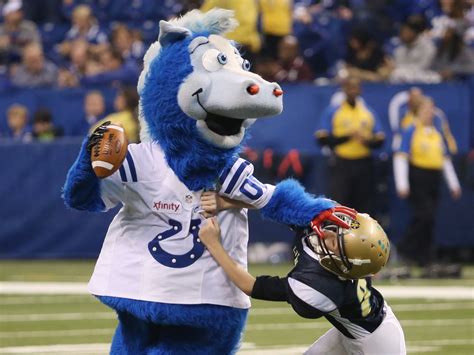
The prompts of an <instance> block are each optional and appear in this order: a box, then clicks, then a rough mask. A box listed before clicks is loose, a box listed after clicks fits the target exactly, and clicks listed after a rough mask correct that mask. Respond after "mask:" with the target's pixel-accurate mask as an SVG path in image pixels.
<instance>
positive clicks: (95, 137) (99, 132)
mask: <svg viewBox="0 0 474 355" xmlns="http://www.w3.org/2000/svg"><path fill="white" fill-rule="evenodd" d="M110 123H111V122H110V121H106V122H104V123H102V124H101V125H100V126H99V127H97V128H96V129H95V130H94V132H92V134H91V135H90V137H89V141H88V142H87V151H88V152H89V153H90V152H91V151H92V148H93V147H94V146H95V145H96V144H97V143H98V142H99V141H100V140H101V139H102V137H103V136H104V134H105V132H106V131H107V128H108V126H109V125H110Z"/></svg>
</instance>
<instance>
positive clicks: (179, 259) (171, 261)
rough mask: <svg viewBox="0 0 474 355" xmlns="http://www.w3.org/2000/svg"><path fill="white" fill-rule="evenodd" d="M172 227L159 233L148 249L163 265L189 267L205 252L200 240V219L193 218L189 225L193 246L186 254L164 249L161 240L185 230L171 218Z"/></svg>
mask: <svg viewBox="0 0 474 355" xmlns="http://www.w3.org/2000/svg"><path fill="white" fill-rule="evenodd" d="M169 224H170V226H171V228H170V229H168V230H166V231H164V232H162V233H160V234H158V235H157V236H156V237H155V238H154V239H153V240H152V241H151V242H150V243H148V250H149V251H150V254H151V256H153V258H154V259H155V260H156V261H158V262H159V263H160V264H161V265H164V266H167V267H172V268H177V269H179V268H183V267H188V266H190V265H192V264H194V263H195V262H196V260H197V259H199V258H200V257H201V256H202V254H203V253H204V245H203V244H202V243H201V241H200V240H199V225H200V224H201V220H200V219H192V220H191V225H190V227H189V234H191V235H192V237H193V247H192V249H191V250H190V251H188V252H187V253H186V254H180V255H176V254H171V253H168V252H166V251H165V250H163V248H162V247H161V246H160V242H161V241H163V240H166V239H168V238H171V237H172V236H174V235H176V234H178V233H179V232H181V231H182V230H183V225H182V224H181V223H179V222H178V221H175V220H174V219H170V220H169Z"/></svg>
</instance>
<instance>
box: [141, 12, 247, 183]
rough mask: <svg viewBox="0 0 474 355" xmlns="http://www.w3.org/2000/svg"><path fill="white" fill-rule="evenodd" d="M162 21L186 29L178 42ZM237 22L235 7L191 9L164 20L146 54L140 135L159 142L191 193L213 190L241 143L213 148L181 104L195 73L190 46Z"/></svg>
mask: <svg viewBox="0 0 474 355" xmlns="http://www.w3.org/2000/svg"><path fill="white" fill-rule="evenodd" d="M164 25H166V26H179V27H180V28H182V30H183V33H182V37H180V38H179V40H176V38H177V37H179V36H180V34H179V33H176V32H175V33H173V36H174V38H173V39H172V40H169V41H167V38H163V37H162V33H163V26H164ZM237 25H238V23H237V21H236V20H235V19H234V18H233V11H230V10H223V9H213V10H211V11H208V12H206V13H202V12H200V11H199V10H193V11H191V12H189V13H188V14H186V15H184V16H183V17H181V18H178V19H174V20H171V21H170V22H165V23H164V24H163V23H160V28H161V30H160V37H159V38H158V41H156V42H155V43H153V44H152V45H151V46H150V48H149V49H148V51H147V53H146V54H145V57H144V69H143V71H142V73H141V75H140V79H139V81H138V92H139V93H140V106H139V110H140V114H139V118H140V125H141V132H140V138H141V140H142V142H146V141H150V140H152V141H154V142H157V143H158V144H159V145H160V146H161V148H162V149H163V151H164V153H165V157H166V160H167V163H168V165H169V166H170V167H171V169H172V170H173V171H174V172H175V174H176V175H177V176H178V177H179V179H180V180H181V181H182V182H183V183H184V184H185V185H186V186H187V187H188V188H189V189H190V190H193V191H197V190H201V189H210V188H213V187H214V185H215V182H216V178H217V176H218V175H219V173H220V172H221V171H222V170H223V169H224V168H226V167H227V166H228V165H230V164H232V162H233V161H234V160H235V156H236V155H237V153H238V152H239V150H240V146H237V147H235V148H231V149H225V148H219V147H215V146H212V145H211V144H209V143H208V142H206V141H205V140H204V139H203V137H201V135H200V134H199V132H198V131H197V128H196V121H195V120H193V119H191V118H190V117H189V116H187V115H186V114H185V113H184V112H183V111H182V110H181V108H180V107H179V105H178V101H177V96H178V91H179V87H180V85H181V83H182V82H183V81H184V80H185V78H186V77H187V76H188V75H189V74H191V73H192V72H193V66H192V65H191V60H190V54H189V51H188V46H189V44H190V42H191V41H192V40H193V39H194V38H196V37H198V36H205V37H208V36H210V35H212V34H218V35H222V34H224V33H225V32H228V31H230V30H232V29H234V28H235V27H236V26H237Z"/></svg>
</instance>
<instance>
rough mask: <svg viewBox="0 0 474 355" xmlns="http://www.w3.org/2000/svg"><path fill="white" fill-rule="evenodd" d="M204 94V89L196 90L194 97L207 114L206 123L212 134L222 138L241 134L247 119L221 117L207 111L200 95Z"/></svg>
mask: <svg viewBox="0 0 474 355" xmlns="http://www.w3.org/2000/svg"><path fill="white" fill-rule="evenodd" d="M202 92H203V89H202V88H200V89H198V90H196V91H195V92H194V93H193V94H192V96H196V99H197V102H198V104H199V106H201V108H202V109H203V110H204V112H206V114H207V115H206V118H205V119H204V122H205V123H206V126H207V128H209V129H210V130H211V131H212V132H214V133H216V134H218V135H220V136H234V135H237V134H239V133H240V131H241V128H242V124H243V123H244V122H245V119H240V118H232V117H227V116H221V115H218V114H215V113H212V112H209V111H208V110H206V108H205V107H204V106H203V105H202V103H201V100H200V99H199V94H200V93H202Z"/></svg>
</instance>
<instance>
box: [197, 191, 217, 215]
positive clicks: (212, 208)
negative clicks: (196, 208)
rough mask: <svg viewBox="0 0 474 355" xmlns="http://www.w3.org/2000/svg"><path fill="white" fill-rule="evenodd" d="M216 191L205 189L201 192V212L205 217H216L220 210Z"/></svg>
mask: <svg viewBox="0 0 474 355" xmlns="http://www.w3.org/2000/svg"><path fill="white" fill-rule="evenodd" d="M217 198H218V196H217V194H216V192H215V191H204V192H203V193H202V194H201V212H200V213H201V214H202V215H203V217H204V218H210V217H214V216H215V215H216V214H217V212H219V210H218V207H217Z"/></svg>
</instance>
